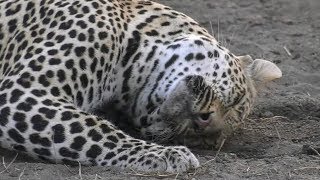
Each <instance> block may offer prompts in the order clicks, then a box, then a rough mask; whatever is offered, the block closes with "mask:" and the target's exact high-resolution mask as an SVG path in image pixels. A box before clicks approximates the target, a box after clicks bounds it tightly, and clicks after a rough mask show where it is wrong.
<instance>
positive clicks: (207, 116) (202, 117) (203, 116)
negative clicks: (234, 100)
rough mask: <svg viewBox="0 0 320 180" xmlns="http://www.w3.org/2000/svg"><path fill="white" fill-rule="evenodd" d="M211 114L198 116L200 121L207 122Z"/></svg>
mask: <svg viewBox="0 0 320 180" xmlns="http://www.w3.org/2000/svg"><path fill="white" fill-rule="evenodd" d="M212 113H213V112H209V113H200V114H199V117H200V119H201V120H203V121H207V120H208V119H209V118H210V115H211V114H212Z"/></svg>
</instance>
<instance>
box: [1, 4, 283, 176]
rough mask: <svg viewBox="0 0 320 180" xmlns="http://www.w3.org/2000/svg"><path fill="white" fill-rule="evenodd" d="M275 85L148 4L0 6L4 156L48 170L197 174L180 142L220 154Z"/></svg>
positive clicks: (270, 67) (188, 22)
mask: <svg viewBox="0 0 320 180" xmlns="http://www.w3.org/2000/svg"><path fill="white" fill-rule="evenodd" d="M281 76H282V73H281V70H280V69H279V68H278V67H277V65H276V64H274V63H272V62H271V61H268V60H263V59H254V60H253V59H252V57H251V56H249V55H244V56H236V55H234V54H233V53H231V52H230V51H229V50H228V49H227V48H225V47H224V46H222V45H221V43H220V42H218V41H217V40H216V39H215V38H214V37H213V35H211V34H210V33H208V31H207V30H206V29H205V28H203V27H201V25H200V24H199V23H198V22H196V21H195V20H193V19H192V18H190V17H188V16H187V15H185V14H183V13H181V12H178V11H175V10H174V9H172V8H170V7H168V6H165V5H162V4H159V3H156V2H152V1H149V0H73V1H69V0H11V1H8V0H1V1H0V146H1V147H2V148H6V149H9V150H13V151H17V152H19V153H24V154H27V155H28V156H30V157H33V158H36V159H39V160H43V161H46V162H52V163H65V164H70V165H78V163H80V164H82V165H96V166H113V167H118V168H123V169H135V170H139V171H145V172H184V171H187V170H189V169H192V168H197V167H199V166H200V163H199V160H198V158H197V157H196V156H195V155H194V154H193V153H192V152H191V151H190V149H189V148H187V147H186V145H188V142H190V143H189V144H191V145H192V144H193V143H194V142H195V141H203V142H206V143H209V144H219V143H221V141H222V140H224V139H225V138H227V137H229V135H230V133H231V132H233V131H235V130H236V129H238V127H241V124H243V122H244V121H245V119H246V117H247V116H248V114H249V113H250V111H251V109H252V107H253V102H254V99H255V97H256V95H257V89H258V88H257V87H260V86H261V85H263V84H265V83H267V82H269V81H271V80H274V79H278V78H280V77H281ZM99 112H100V113H99ZM101 112H102V113H101ZM113 112H119V113H120V114H121V115H124V116H125V117H126V119H127V121H126V122H125V123H127V124H126V125H127V126H128V127H129V129H132V130H134V131H137V132H138V134H139V135H138V137H134V136H133V135H130V134H129V133H128V132H126V131H124V130H122V129H121V128H119V127H118V125H117V121H116V120H113V118H108V117H107V116H104V115H105V114H110V113H111V114H112V113H113ZM119 121H120V120H119ZM170 141H176V142H177V144H165V142H170Z"/></svg>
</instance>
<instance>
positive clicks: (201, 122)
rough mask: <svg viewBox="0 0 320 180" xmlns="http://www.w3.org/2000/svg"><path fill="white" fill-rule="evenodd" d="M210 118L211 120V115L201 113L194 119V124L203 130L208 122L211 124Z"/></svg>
mask: <svg viewBox="0 0 320 180" xmlns="http://www.w3.org/2000/svg"><path fill="white" fill-rule="evenodd" d="M211 120H212V118H211V113H201V114H199V116H198V117H197V118H196V120H195V123H196V124H197V125H198V126H199V127H201V128H205V127H207V126H208V125H209V124H210V122H211Z"/></svg>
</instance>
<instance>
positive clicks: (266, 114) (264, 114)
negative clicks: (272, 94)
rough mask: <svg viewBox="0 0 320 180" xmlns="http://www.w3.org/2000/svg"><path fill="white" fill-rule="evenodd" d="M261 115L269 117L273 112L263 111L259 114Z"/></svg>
mask: <svg viewBox="0 0 320 180" xmlns="http://www.w3.org/2000/svg"><path fill="white" fill-rule="evenodd" d="M261 116H262V117H266V118H270V117H272V116H273V113H272V112H271V111H265V112H263V113H262V114H261Z"/></svg>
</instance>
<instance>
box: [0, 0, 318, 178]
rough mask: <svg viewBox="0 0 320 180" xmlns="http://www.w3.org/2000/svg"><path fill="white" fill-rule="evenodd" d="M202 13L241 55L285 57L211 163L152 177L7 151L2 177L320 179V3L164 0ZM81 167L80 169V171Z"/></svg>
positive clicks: (2, 154)
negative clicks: (279, 74) (245, 118)
mask: <svg viewBox="0 0 320 180" xmlns="http://www.w3.org/2000/svg"><path fill="white" fill-rule="evenodd" d="M158 2H161V3H163V4H166V5H169V6H172V7H174V8H175V9H177V10H179V11H182V12H184V13H185V14H187V15H189V16H191V17H193V18H194V19H196V20H197V21H198V22H200V24H202V25H203V26H204V27H206V28H207V29H208V30H209V31H210V32H211V31H212V33H213V34H214V35H215V37H216V38H217V39H219V40H220V41H221V42H222V43H223V44H224V45H225V46H226V47H227V48H229V49H230V50H231V51H232V52H234V53H235V54H236V55H243V54H250V55H252V57H254V58H265V59H268V60H272V61H273V62H275V63H277V64H278V65H279V67H280V68H281V69H282V71H283V78H282V79H280V80H277V81H276V82H273V83H271V84H269V85H268V86H267V87H266V89H265V90H263V91H262V92H260V93H259V96H260V97H259V98H258V100H257V103H256V106H255V108H254V111H253V113H252V115H251V116H250V118H249V122H248V123H247V124H246V126H245V128H244V129H243V130H242V131H241V132H238V133H237V134H236V135H235V136H234V137H232V139H231V140H230V141H228V142H227V143H226V144H225V145H224V146H223V147H222V149H221V151H220V152H219V153H218V155H217V156H216V154H217V151H216V150H210V149H207V150H203V149H193V152H194V153H195V154H197V155H198V156H199V159H200V161H201V163H202V164H205V166H204V167H203V168H200V169H198V170H196V171H192V172H190V173H185V174H179V175H157V176H148V175H145V174H139V173H137V172H132V171H123V170H119V169H114V168H106V167H81V168H79V167H67V166H65V165H60V164H45V163H39V162H35V161H33V160H31V159H29V158H27V157H25V156H23V155H20V154H19V155H18V157H17V158H16V159H15V160H14V162H13V163H12V164H11V165H10V167H9V168H8V169H7V170H6V171H4V169H5V168H4V166H3V163H2V161H3V160H4V161H5V163H4V165H5V166H9V164H10V162H11V161H12V160H13V159H14V157H15V155H16V153H15V152H9V151H6V150H3V149H0V158H1V160H0V161H1V163H0V179H3V180H9V179H46V180H50V179H52V180H56V179H92V180H93V179H156V178H168V179H174V178H178V179H252V180H258V179H272V180H274V179H320V154H319V153H318V151H319V152H320V58H319V57H320V10H319V9H320V1H319V0H304V1H301V0H180V1H178V0H175V1H174V0H158ZM79 172H80V173H79Z"/></svg>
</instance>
